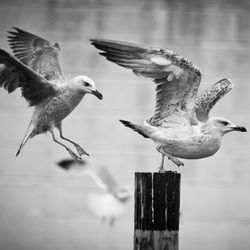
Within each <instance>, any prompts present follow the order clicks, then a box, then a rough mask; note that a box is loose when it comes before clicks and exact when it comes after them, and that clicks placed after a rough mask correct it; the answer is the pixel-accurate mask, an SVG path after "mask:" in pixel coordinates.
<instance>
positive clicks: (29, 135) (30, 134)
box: [16, 123, 36, 156]
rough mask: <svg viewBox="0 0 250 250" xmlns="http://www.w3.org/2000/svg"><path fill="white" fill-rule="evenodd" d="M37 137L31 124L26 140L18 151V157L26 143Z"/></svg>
mask: <svg viewBox="0 0 250 250" xmlns="http://www.w3.org/2000/svg"><path fill="white" fill-rule="evenodd" d="M35 135H36V133H35V132H34V130H33V127H32V126H31V123H30V124H29V126H28V129H27V131H26V133H25V135H24V138H23V140H22V142H21V145H20V147H19V149H18V150H17V153H16V156H18V155H19V154H20V152H21V149H22V148H23V146H24V145H25V144H26V142H27V141H28V140H29V139H31V138H32V137H34V136H35Z"/></svg>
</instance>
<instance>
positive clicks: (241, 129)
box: [232, 126, 247, 132]
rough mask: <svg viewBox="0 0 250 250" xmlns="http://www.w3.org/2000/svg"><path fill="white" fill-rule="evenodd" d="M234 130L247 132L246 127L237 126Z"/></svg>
mask: <svg viewBox="0 0 250 250" xmlns="http://www.w3.org/2000/svg"><path fill="white" fill-rule="evenodd" d="M232 129H233V130H234V131H240V132H247V129H246V128H245V127H241V126H235V127H233V128H232Z"/></svg>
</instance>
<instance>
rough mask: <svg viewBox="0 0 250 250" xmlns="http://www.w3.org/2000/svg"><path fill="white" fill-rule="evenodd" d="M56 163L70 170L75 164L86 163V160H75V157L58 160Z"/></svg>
mask: <svg viewBox="0 0 250 250" xmlns="http://www.w3.org/2000/svg"><path fill="white" fill-rule="evenodd" d="M56 164H57V165H58V166H59V167H60V168H63V169H65V170H69V169H70V168H72V167H73V166H74V164H78V165H84V164H86V161H84V160H73V159H64V160H61V161H58V162H57V163H56Z"/></svg>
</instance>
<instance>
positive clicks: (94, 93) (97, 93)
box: [91, 90, 103, 100]
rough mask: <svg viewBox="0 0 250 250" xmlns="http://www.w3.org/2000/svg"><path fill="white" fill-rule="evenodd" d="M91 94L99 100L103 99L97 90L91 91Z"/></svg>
mask: <svg viewBox="0 0 250 250" xmlns="http://www.w3.org/2000/svg"><path fill="white" fill-rule="evenodd" d="M91 94H93V95H95V96H96V97H97V98H98V99H100V100H102V98H103V96H102V94H101V93H100V92H99V91H98V90H92V91H91Z"/></svg>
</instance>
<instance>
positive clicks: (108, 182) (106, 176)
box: [57, 160, 121, 195]
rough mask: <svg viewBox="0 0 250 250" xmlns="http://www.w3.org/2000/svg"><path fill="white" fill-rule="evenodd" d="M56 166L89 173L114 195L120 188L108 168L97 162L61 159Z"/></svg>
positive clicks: (99, 184)
mask: <svg viewBox="0 0 250 250" xmlns="http://www.w3.org/2000/svg"><path fill="white" fill-rule="evenodd" d="M57 164H58V166H60V167H61V168H64V169H66V170H69V171H74V170H82V171H83V172H82V173H83V174H88V175H90V176H91V177H92V178H93V179H94V181H95V182H96V184H97V185H98V186H99V187H100V188H101V189H103V190H105V191H107V192H109V193H112V194H113V195H116V193H117V192H118V191H120V190H121V187H120V185H119V184H118V183H117V182H116V181H115V180H114V178H113V177H112V175H111V174H110V172H109V170H108V169H107V168H106V167H104V166H101V165H99V164H91V163H89V162H87V161H83V160H81V161H76V160H62V161H60V162H58V163H57Z"/></svg>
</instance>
